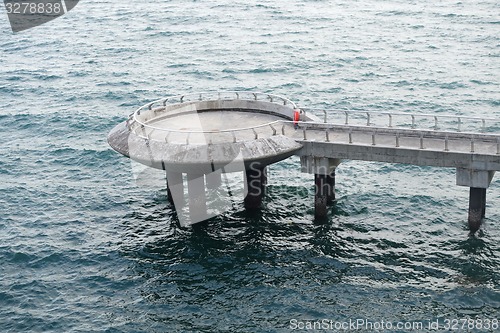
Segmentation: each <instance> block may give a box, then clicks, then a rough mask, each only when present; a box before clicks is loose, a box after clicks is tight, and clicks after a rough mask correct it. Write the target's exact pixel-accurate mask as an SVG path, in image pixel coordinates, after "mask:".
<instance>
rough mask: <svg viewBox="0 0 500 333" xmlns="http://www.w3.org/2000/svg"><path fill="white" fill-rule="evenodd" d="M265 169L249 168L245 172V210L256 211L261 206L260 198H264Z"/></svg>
mask: <svg viewBox="0 0 500 333" xmlns="http://www.w3.org/2000/svg"><path fill="white" fill-rule="evenodd" d="M265 172H266V171H265V168H258V169H257V168H250V169H247V170H246V171H245V186H246V190H247V195H246V196H245V200H244V202H245V208H246V209H257V208H260V207H261V205H262V197H263V196H264V189H265V182H266V181H267V176H266V175H265Z"/></svg>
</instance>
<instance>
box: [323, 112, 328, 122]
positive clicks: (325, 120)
mask: <svg viewBox="0 0 500 333" xmlns="http://www.w3.org/2000/svg"><path fill="white" fill-rule="evenodd" d="M323 113H324V114H325V119H324V123H325V124H326V123H327V122H328V120H327V118H326V110H323Z"/></svg>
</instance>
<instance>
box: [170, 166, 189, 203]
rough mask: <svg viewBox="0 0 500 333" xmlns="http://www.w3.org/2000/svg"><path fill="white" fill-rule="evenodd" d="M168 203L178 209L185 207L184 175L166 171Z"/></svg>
mask: <svg viewBox="0 0 500 333" xmlns="http://www.w3.org/2000/svg"><path fill="white" fill-rule="evenodd" d="M166 175H167V195H168V201H169V202H170V203H171V204H173V205H175V207H176V208H181V207H184V204H185V202H184V184H183V182H182V173H180V172H172V171H166Z"/></svg>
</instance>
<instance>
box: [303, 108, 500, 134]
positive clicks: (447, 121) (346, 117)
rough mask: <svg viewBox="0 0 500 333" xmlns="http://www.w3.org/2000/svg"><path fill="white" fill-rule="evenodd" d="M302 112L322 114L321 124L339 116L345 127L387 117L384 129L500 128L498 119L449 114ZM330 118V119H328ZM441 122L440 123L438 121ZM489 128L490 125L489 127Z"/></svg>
mask: <svg viewBox="0 0 500 333" xmlns="http://www.w3.org/2000/svg"><path fill="white" fill-rule="evenodd" d="M302 110H307V111H309V112H311V111H316V112H318V113H320V112H322V113H323V119H324V120H323V122H324V123H328V122H329V120H328V116H329V115H330V116H334V115H335V116H337V117H339V116H341V117H342V119H340V118H337V119H338V121H339V122H340V121H342V122H343V123H344V124H345V125H349V124H352V123H354V122H356V120H358V122H360V121H366V124H367V125H371V124H373V125H375V123H374V119H375V118H376V119H378V120H379V121H380V117H387V119H386V121H384V122H385V124H386V125H385V127H389V128H391V127H401V128H404V127H410V128H417V126H418V124H417V123H418V122H420V123H421V122H424V121H425V122H427V124H428V126H427V127H428V128H433V129H434V130H439V129H440V125H441V127H443V125H444V126H445V127H447V128H454V129H456V130H457V131H458V132H461V131H462V129H463V128H464V127H467V125H468V126H474V127H476V128H478V129H479V130H480V131H481V132H486V131H487V129H488V127H489V126H488V127H487V126H486V124H487V122H488V123H493V124H495V126H498V127H500V118H493V117H477V116H462V115H451V114H429V113H405V112H388V111H362V110H352V109H325V108H302ZM350 115H352V116H361V117H358V118H357V119H353V117H350ZM396 117H399V118H401V117H405V118H411V119H408V121H411V124H410V123H407V124H401V120H399V121H398V123H400V124H399V125H398V124H395V122H396V121H395V119H394V118H396ZM330 118H331V117H330ZM440 120H441V121H440ZM490 126H491V125H490Z"/></svg>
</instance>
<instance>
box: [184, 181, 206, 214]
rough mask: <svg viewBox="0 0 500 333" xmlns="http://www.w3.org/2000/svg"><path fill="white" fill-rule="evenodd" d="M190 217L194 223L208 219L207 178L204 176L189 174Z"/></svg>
mask: <svg viewBox="0 0 500 333" xmlns="http://www.w3.org/2000/svg"><path fill="white" fill-rule="evenodd" d="M187 182H188V196H189V217H190V218H191V222H192V223H197V222H201V221H203V220H205V219H206V218H207V198H206V193H205V177H204V175H203V174H196V173H188V174H187Z"/></svg>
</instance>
